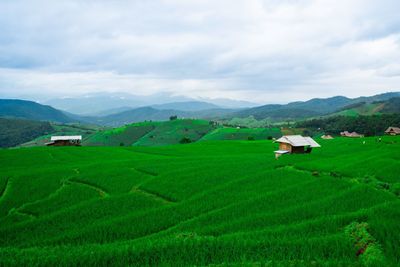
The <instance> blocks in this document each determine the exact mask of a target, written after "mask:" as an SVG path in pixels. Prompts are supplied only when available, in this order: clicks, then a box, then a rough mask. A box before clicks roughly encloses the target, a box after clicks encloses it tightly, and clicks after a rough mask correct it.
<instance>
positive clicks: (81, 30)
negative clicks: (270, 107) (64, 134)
mask: <svg viewBox="0 0 400 267" xmlns="http://www.w3.org/2000/svg"><path fill="white" fill-rule="evenodd" d="M399 8H400V4H399V3H398V2H397V1H394V0H383V1H379V2H378V1H373V0H347V1H345V0H339V1H333V0H301V1H290V0H287V1H277V0H271V1H262V0H235V1H232V0H230V1H228V0H221V1H211V0H207V1H205V0H202V1H200V0H191V1H178V0H174V1H172V0H158V1H139V0H138V1H94V0H89V1H77V0H75V1H74V0H71V1H44V0H41V1H39V0H37V1H36V0H35V1H23V0H17V1H3V2H1V3H0V32H2V35H1V36H0V68H1V69H0V95H1V94H3V95H6V94H7V95H10V94H12V93H14V94H17V92H18V93H22V92H24V93H30V94H34V93H35V92H38V93H42V92H47V93H49V94H53V95H56V94H60V95H62V94H66V93H68V94H77V93H79V92H90V91H99V90H100V91H105V90H114V91H126V92H131V93H135V94H149V93H155V92H163V91H168V92H173V93H176V94H182V95H188V96H199V97H207V96H208V97H223V96H226V97H235V98H240V99H244V100H250V101H258V102H261V101H263V102H275V101H292V100H297V99H307V98H310V97H317V96H330V95H338V94H341V95H351V96H353V95H355V94H356V93H357V94H363V95H369V94H374V93H376V92H381V91H389V90H398V89H399V86H398V84H399V79H398V78H397V77H398V63H397V62H400V46H399V40H400V37H399V36H400V26H399V25H400V17H399V16H398V14H397V10H398V9H399ZM12 90H13V92H12ZM278 96H279V97H278ZM277 99H279V100H277Z"/></svg>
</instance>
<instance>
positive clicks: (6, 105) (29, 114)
mask: <svg viewBox="0 0 400 267" xmlns="http://www.w3.org/2000/svg"><path fill="white" fill-rule="evenodd" d="M0 117H12V118H23V119H29V120H41V121H54V122H62V123H67V122H72V121H73V120H72V119H71V118H69V117H68V116H67V115H65V114H64V113H63V112H61V111H59V110H57V109H55V108H52V107H50V106H45V105H41V104H39V103H36V102H32V101H26V100H15V99H0Z"/></svg>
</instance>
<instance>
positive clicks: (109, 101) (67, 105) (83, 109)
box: [45, 93, 144, 115]
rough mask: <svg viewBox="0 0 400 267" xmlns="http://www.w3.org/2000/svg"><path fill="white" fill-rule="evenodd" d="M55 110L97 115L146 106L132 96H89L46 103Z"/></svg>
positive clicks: (59, 99)
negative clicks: (122, 108)
mask: <svg viewBox="0 0 400 267" xmlns="http://www.w3.org/2000/svg"><path fill="white" fill-rule="evenodd" d="M45 103H46V104H48V105H51V106H53V107H55V108H58V109H61V110H64V111H67V112H70V113H73V114H79V115H96V114H98V113H101V112H104V111H105V110H110V109H118V108H121V107H129V108H133V107H137V106H141V105H144V103H143V102H142V101H140V99H138V98H136V97H135V96H132V95H130V94H124V93H116V94H107V93H99V94H89V95H83V96H79V97H66V98H56V99H51V100H48V101H46V102H45Z"/></svg>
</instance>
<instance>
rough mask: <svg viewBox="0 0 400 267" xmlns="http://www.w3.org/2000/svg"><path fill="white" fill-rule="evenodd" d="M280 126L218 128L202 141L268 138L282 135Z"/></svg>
mask: <svg viewBox="0 0 400 267" xmlns="http://www.w3.org/2000/svg"><path fill="white" fill-rule="evenodd" d="M281 136H282V133H281V131H280V130H279V128H232V127H223V128H217V129H215V130H214V131H211V132H209V133H208V134H206V135H205V136H203V137H202V138H201V141H211V140H213V141H216V140H267V139H272V138H278V137H281Z"/></svg>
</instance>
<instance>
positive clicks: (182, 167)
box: [0, 125, 400, 266]
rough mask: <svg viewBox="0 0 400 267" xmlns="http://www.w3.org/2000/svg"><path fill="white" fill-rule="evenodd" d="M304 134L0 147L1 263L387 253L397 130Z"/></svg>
mask: <svg viewBox="0 0 400 267" xmlns="http://www.w3.org/2000/svg"><path fill="white" fill-rule="evenodd" d="M205 127H206V125H205ZM317 141H318V142H319V143H320V144H321V145H322V147H321V148H319V149H315V150H314V151H313V152H312V153H311V154H304V155H285V156H283V157H281V158H279V159H278V160H276V159H275V157H274V154H273V151H274V150H276V148H277V144H275V143H273V142H272V141H270V140H262V141H257V140H256V141H223V142H222V141H201V142H196V143H192V144H187V145H170V146H158V147H146V146H139V147H33V148H20V149H9V150H0V266H109V265H114V266H160V265H161V266H399V265H400V250H399V247H400V225H399V223H398V222H399V221H400V200H399V196H400V175H399V173H400V172H399V170H400V153H399V151H400V138H398V137H389V136H388V137H383V138H382V141H381V142H379V141H378V140H377V139H376V138H363V139H345V138H336V139H333V140H317ZM364 141H365V143H364Z"/></svg>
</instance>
